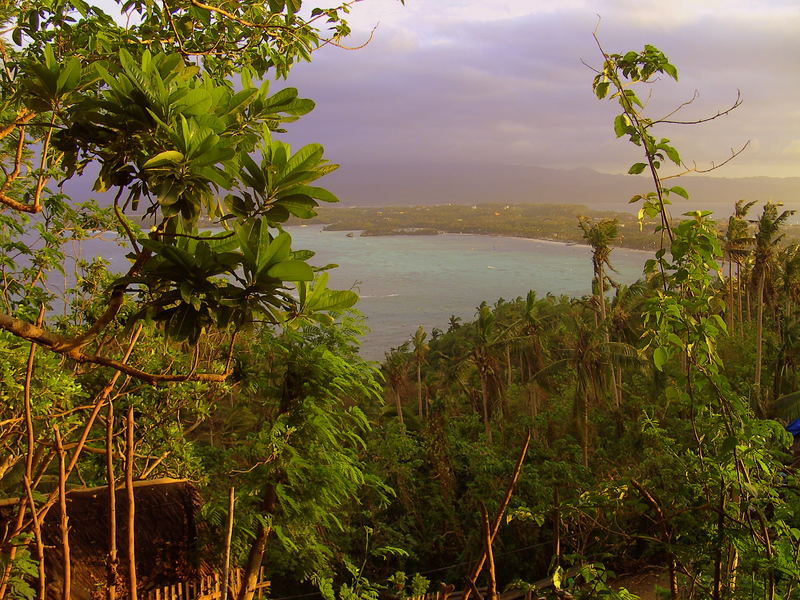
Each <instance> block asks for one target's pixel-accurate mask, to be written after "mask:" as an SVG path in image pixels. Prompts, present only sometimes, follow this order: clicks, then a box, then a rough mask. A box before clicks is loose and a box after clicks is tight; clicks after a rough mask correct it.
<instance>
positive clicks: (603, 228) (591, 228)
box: [578, 217, 622, 411]
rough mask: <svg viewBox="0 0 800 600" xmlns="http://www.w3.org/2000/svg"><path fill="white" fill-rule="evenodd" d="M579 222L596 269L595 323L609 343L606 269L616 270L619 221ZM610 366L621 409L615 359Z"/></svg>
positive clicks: (583, 220) (613, 388) (617, 407)
mask: <svg viewBox="0 0 800 600" xmlns="http://www.w3.org/2000/svg"><path fill="white" fill-rule="evenodd" d="M578 224H579V225H580V228H581V229H582V230H583V238H584V239H585V240H586V241H587V242H588V244H589V245H590V246H591V247H592V268H593V270H594V280H593V281H592V295H593V297H594V301H595V304H596V306H597V312H598V313H599V319H598V318H597V315H596V316H595V325H596V326H599V327H601V328H602V329H603V339H604V340H605V342H606V344H608V343H609V342H610V341H611V337H610V335H609V331H608V321H607V319H606V279H607V276H606V274H605V269H606V267H608V268H609V269H611V270H612V271H613V270H614V267H613V266H612V265H611V260H610V257H611V249H612V248H611V244H612V243H613V242H615V241H618V240H619V222H618V221H617V220H616V219H601V220H599V221H597V222H595V223H593V222H592V221H591V220H590V219H589V218H587V217H580V219H579V220H578ZM598 321H599V322H598ZM609 368H610V369H611V381H612V384H611V393H612V396H613V398H614V407H615V408H616V410H617V411H619V409H620V405H621V403H622V399H621V398H620V390H619V388H618V387H617V377H616V373H615V371H616V369H615V367H614V363H613V361H610V362H609Z"/></svg>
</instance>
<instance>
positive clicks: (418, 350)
mask: <svg viewBox="0 0 800 600" xmlns="http://www.w3.org/2000/svg"><path fill="white" fill-rule="evenodd" d="M427 337H428V334H427V333H425V328H424V327H423V326H422V325H420V326H419V327H418V328H417V331H416V332H415V333H414V337H413V338H412V340H411V342H412V344H413V345H414V363H415V364H416V366H417V407H418V409H419V418H420V419H423V418H424V417H425V414H424V410H423V406H422V365H423V364H424V363H425V357H426V355H427V354H428V350H429V347H428V344H426V343H425V339H426V338H427Z"/></svg>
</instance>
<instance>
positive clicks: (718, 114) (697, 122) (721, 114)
mask: <svg viewBox="0 0 800 600" xmlns="http://www.w3.org/2000/svg"><path fill="white" fill-rule="evenodd" d="M698 95H699V94H698V93H697V91H696V90H695V95H694V98H692V100H689V101H688V102H684V103H683V104H681V105H680V106H678V108H676V109H675V110H674V111H672V112H671V113H669V114H668V115H667V116H666V117H664V118H663V119H658V120H656V121H653V125H656V124H658V123H669V124H670V125H700V124H702V123H708V122H709V121H713V120H714V119H719V118H720V117H724V116H725V115H727V114H729V113H731V112H732V111H734V110H736V109H737V108H739V107H740V106H741V105H742V102H744V100H743V99H742V92H741V90H736V100H735V101H734V103H733V104H731V105H730V106H729V107H728V108H726V109H725V110H718V111H717V112H716V114H714V115H712V116H710V117H703V118H702V119H696V120H694V121H673V120H670V119H669V117H671V116H672V115H674V114H675V113H676V112H678V111H679V110H680V109H681V108H683V107H684V106H686V105H687V104H690V103H691V102H693V101H694V100H695V98H697V96H698Z"/></svg>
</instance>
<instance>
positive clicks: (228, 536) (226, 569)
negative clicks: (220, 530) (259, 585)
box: [222, 486, 236, 600]
mask: <svg viewBox="0 0 800 600" xmlns="http://www.w3.org/2000/svg"><path fill="white" fill-rule="evenodd" d="M235 502H236V496H235V494H234V488H233V486H231V488H230V489H229V490H228V527H227V530H226V532H225V564H224V565H223V567H222V600H228V576H229V574H230V568H231V540H232V539H233V507H234V503H235Z"/></svg>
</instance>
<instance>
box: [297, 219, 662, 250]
mask: <svg viewBox="0 0 800 600" xmlns="http://www.w3.org/2000/svg"><path fill="white" fill-rule="evenodd" d="M329 225H330V224H329V223H304V224H302V225H300V224H297V225H287V226H285V227H286V228H287V229H290V228H295V227H297V228H299V227H304V228H306V227H320V230H319V231H320V232H323V231H324V232H326V233H342V234H344V235H345V236H346V235H347V234H348V233H354V234H356V237H367V238H372V237H375V238H381V237H404V238H405V237H408V238H411V237H417V236H421V237H437V236H443V235H458V236H477V237H484V238H503V239H511V240H529V241H531V242H540V243H545V244H559V245H563V246H581V247H585V248H591V246H590V245H589V244H587V243H586V242H583V241H577V240H567V239H565V240H554V239H552V238H539V237H530V236H526V235H509V234H502V233H475V232H471V231H437V232H436V233H403V232H401V231H393V232H387V233H372V234H369V235H364V232H365V231H369V230H368V229H344V228H343V229H329V228H328V226H329ZM350 237H353V236H350ZM612 247H613V248H614V249H615V250H617V249H619V250H630V251H632V252H644V253H647V254H652V253H653V252H655V250H656V249H652V248H637V247H635V246H625V245H624V244H619V245H612Z"/></svg>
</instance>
